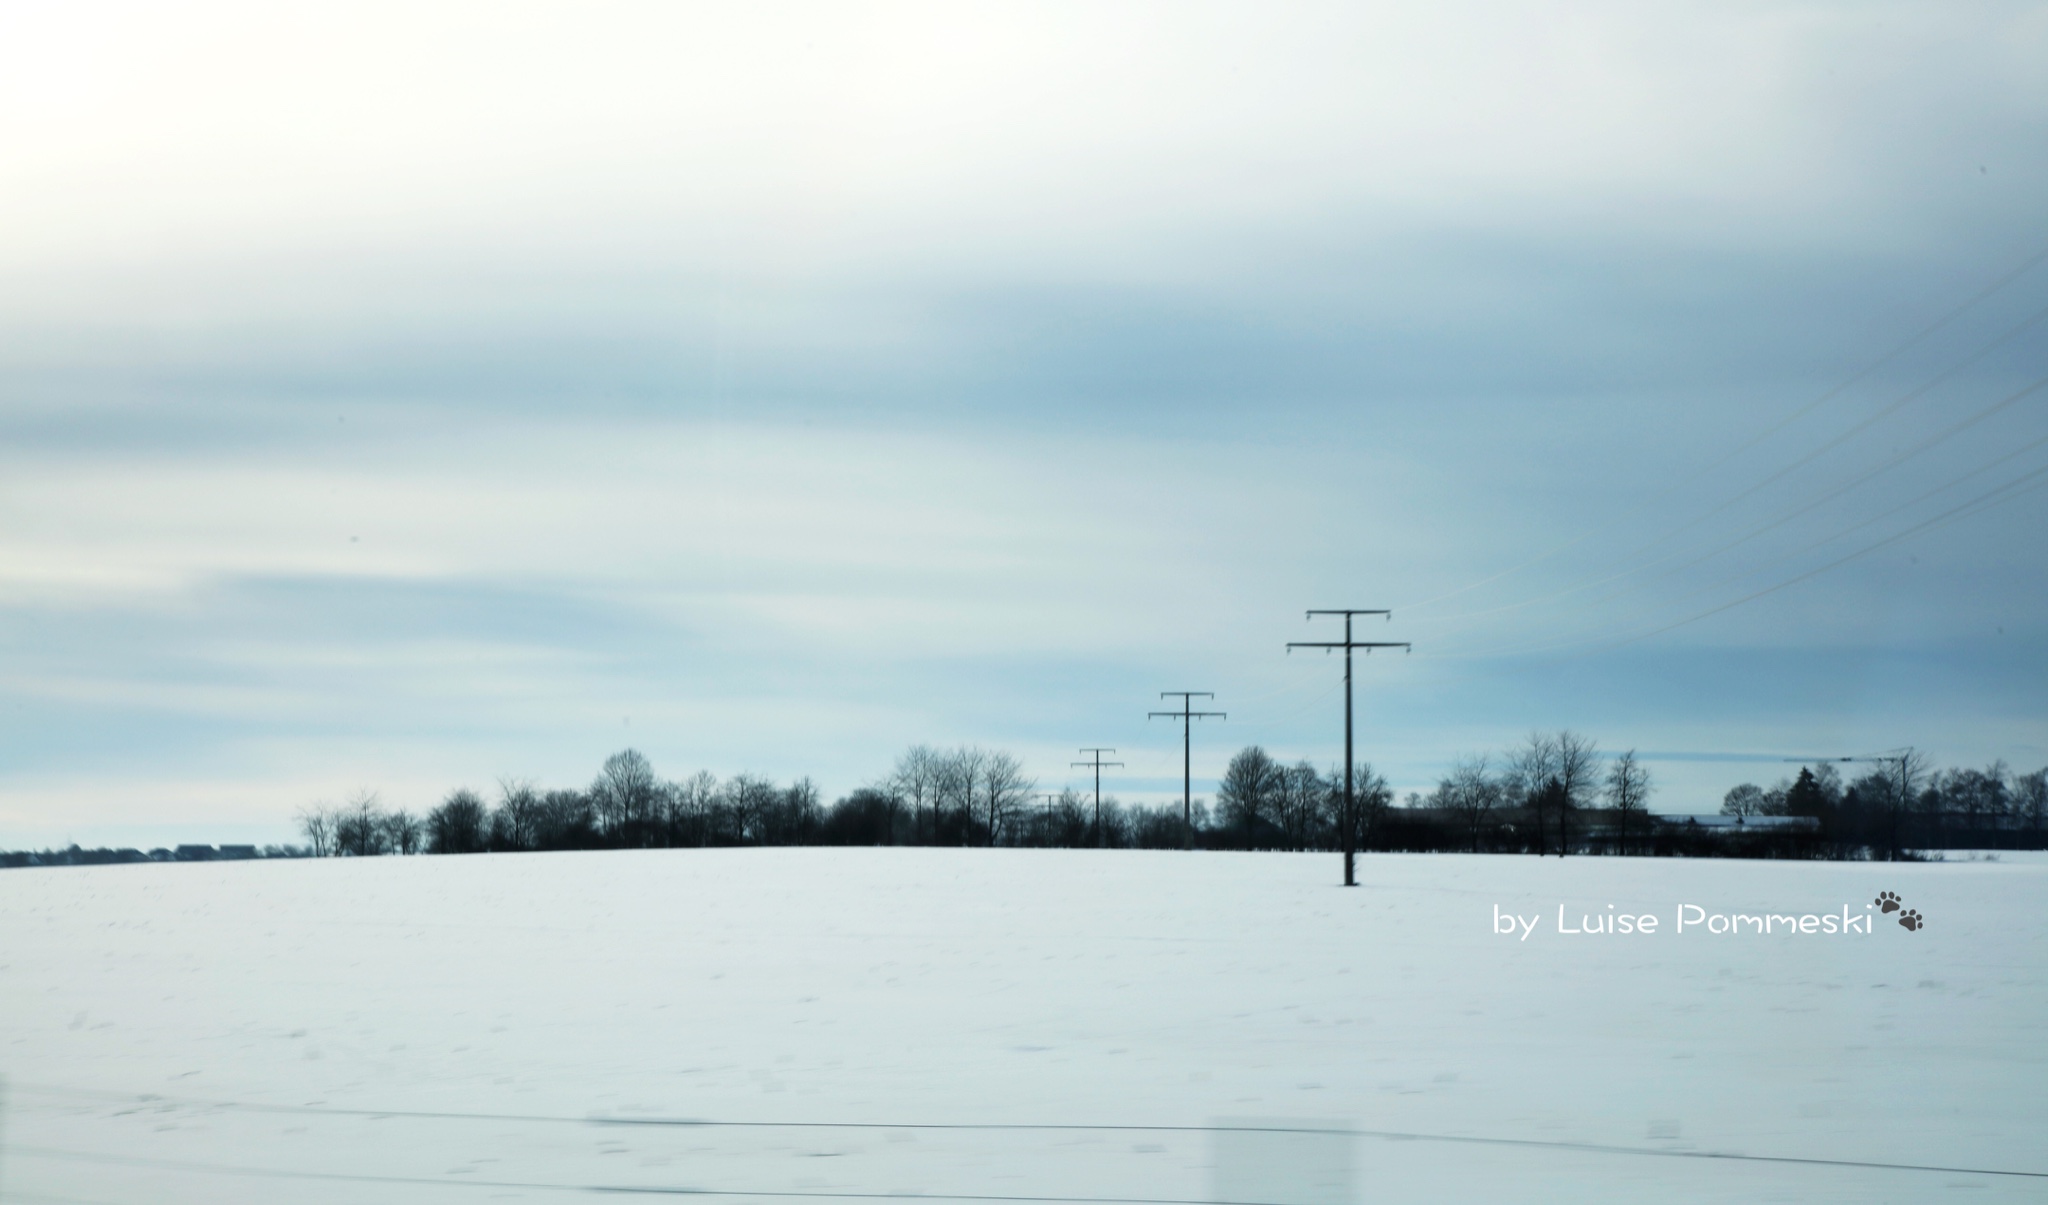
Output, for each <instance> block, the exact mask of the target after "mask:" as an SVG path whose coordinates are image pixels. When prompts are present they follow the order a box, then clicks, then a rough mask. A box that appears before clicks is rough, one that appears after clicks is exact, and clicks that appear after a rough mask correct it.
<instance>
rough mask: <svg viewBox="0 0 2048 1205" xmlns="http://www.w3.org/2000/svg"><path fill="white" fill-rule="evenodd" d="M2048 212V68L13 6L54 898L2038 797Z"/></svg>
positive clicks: (686, 20)
mask: <svg viewBox="0 0 2048 1205" xmlns="http://www.w3.org/2000/svg"><path fill="white" fill-rule="evenodd" d="M2044 200H2048V7H2043V6H2042V5H2039V4H1982V5H1971V4H1940V5H1929V4H1901V5H1886V4H1877V3H1844V4H1839V5H1831V4H1783V5H1768V4H1726V3H1717V4H1700V5H1693V6H1684V5H1654V6H1645V5H1640V4H1613V5H1602V4H1592V3H1584V4H1574V5H1558V6H1541V5H1528V4H1514V5H1499V6H1488V5H1465V6H1444V5H1432V4H1413V5H1404V6H1368V5H1361V4H1341V5H1330V6H1323V5H1314V4H1295V5H1271V4H1258V5H1253V4H1244V5H1198V4H1191V3H1171V4H1159V5H1144V4H1116V5H1071V6H1063V5H1054V4H1019V5H964V4H958V3H946V4H934V5H929V6H917V5H892V4H865V5H849V4H817V5H809V4H797V5H768V4H745V5H737V4H736V5H730V6H712V5H668V4H652V3H650V4H596V3H587V2H583V3H575V4H560V5H552V6H549V5H513V4H504V3H491V4H476V5H470V6H464V5H459V4H438V5H417V4H403V5H399V4H394V5H388V6H379V5H374V4H369V3H351V4H346V5H340V4H336V5H329V6H325V7H324V8H315V7H309V6H281V5H274V4H251V5H247V6H233V5H217V4H216V5H179V6H139V7H135V8H126V7H120V6H111V5H88V4H74V3H65V4H32V3H5V4H0V847H21V846H27V845H41V844H45V843H54V842H59V841H69V840H78V841H81V842H84V843H87V844H96V843H102V842H107V843H116V844H136V843H158V842H164V841H172V840H179V839H185V840H257V841H275V840H283V839H287V838H288V837H289V835H290V832H291V816H292V813H293V812H294V811H295V810H296V809H298V808H299V807H301V806H303V805H306V804H309V803H312V802H314V801H316V800H322V799H328V800H332V799H337V798H339V797H341V796H342V795H344V794H346V793H348V792H350V791H352V790H355V789H357V788H361V787H371V788H375V789H378V790H380V791H381V792H382V795H383V798H384V800H385V802H386V803H387V804H390V805H393V806H406V807H412V808H416V809H423V808H425V807H428V806H431V805H432V804H433V803H434V802H436V801H437V800H438V798H439V797H440V796H441V795H443V794H444V793H445V792H446V791H448V790H449V789H451V788H453V787H457V786H463V785H468V786H472V787H478V788H487V787H490V786H491V784H492V783H493V782H494V780H495V779H496V778H497V777H498V776H500V775H519V776H530V777H534V778H538V779H540V780H542V781H543V782H545V783H548V784H552V785H580V784H581V783H583V782H586V781H587V780H588V779H589V778H590V776H591V775H592V774H593V773H594V772H595V770H596V768H597V765H598V763H599V762H600V761H601V760H602V759H603V758H604V756H605V755H606V754H608V753H610V752H612V751H614V750H616V749H619V748H621V747H624V746H628V745H631V746H634V747H637V748H639V749H641V750H642V751H643V752H645V753H647V754H648V756H649V757H650V758H652V759H653V761H654V763H655V765H656V768H657V769H658V770H660V771H662V772H664V773H667V774H669V775H671V776H675V777H681V776H683V775H685V774H688V773H691V772H694V771H696V770H699V769H709V770H711V771H713V772H714V773H717V774H720V775H721V776H723V775H729V774H732V773H736V772H739V771H751V772H755V773H760V774H767V775H771V776H774V777H776V778H778V779H783V780H787V779H789V778H793V777H796V776H798V775H810V776H812V777H813V778H814V779H816V780H817V781H818V783H819V784H820V786H821V787H822V788H823V790H824V791H825V792H826V793H827V795H828V797H830V796H835V795H838V794H841V793H843V792H845V791H847V790H850V789H852V788H854V787H856V786H859V785H861V784H862V783H864V782H867V781H871V780H872V779H874V778H876V777H878V776H879V775H881V774H882V773H884V772H885V771H886V770H887V768H888V765H889V763H890V762H891V761H892V760H893V758H894V757H895V756H896V754H897V753H898V752H899V751H900V750H902V749H903V748H904V747H906V746H908V745H910V744H913V743H917V742H930V743H934V744H954V743H976V744H981V745H984V746H991V747H1001V748H1006V749H1009V750H1011V751H1013V752H1015V753H1017V754H1018V755H1019V756H1020V757H1022V758H1023V759H1024V760H1025V761H1026V763H1027V764H1028V766H1029V768H1030V769H1031V770H1032V771H1033V772H1034V773H1035V774H1036V775H1037V776H1038V778H1039V780H1040V781H1041V783H1042V784H1043V785H1044V786H1045V787H1047V788H1049V789H1057V788H1058V787H1059V786H1061V785H1065V784H1067V783H1069V782H1074V783H1079V782H1081V781H1082V779H1080V778H1079V777H1078V776H1077V775H1078V773H1079V772H1078V771H1072V770H1070V769H1069V768H1068V766H1067V764H1066V763H1067V762H1069V761H1070V760H1072V759H1073V758H1075V757H1078V756H1079V754H1078V753H1077V752H1076V749H1077V748H1078V747H1079V746H1085V745H1110V746H1115V747H1117V748H1118V749H1119V750H1120V753H1119V758H1120V760H1123V761H1125V762H1127V763H1128V768H1127V769H1126V770H1124V771H1120V772H1119V774H1120V776H1119V777H1117V778H1116V779H1115V780H1113V781H1112V782H1111V783H1109V784H1107V785H1109V786H1111V787H1112V788H1113V789H1115V790H1116V791H1117V792H1118V793H1119V794H1121V795H1122V796H1123V797H1125V798H1126V799H1140V800H1149V799H1153V798H1163V797H1164V796H1165V795H1167V794H1169V793H1170V794H1174V795H1176V796H1177V794H1178V774H1179V762H1180V756H1179V753H1180V751H1179V743H1178V740H1179V733H1178V730H1177V729H1176V728H1175V727H1174V726H1172V725H1170V724H1167V723H1164V722H1161V721H1157V720H1152V721H1148V720H1147V719H1146V712H1147V711H1148V710H1150V709H1153V708H1157V707H1161V706H1165V705H1166V704H1163V703H1162V702H1161V701H1160V700H1159V698H1158V692H1160V691H1162V690H1181V689H1196V690H1212V691H1214V692H1216V699H1215V701H1214V707H1215V708H1216V709H1218V710H1224V711H1227V712H1228V713H1229V716H1228V719H1226V720H1221V721H1210V722H1207V723H1205V724H1203V725H1202V726H1200V727H1199V728H1198V730H1197V732H1196V734H1195V736H1196V745H1195V767H1196V768H1195V773H1196V777H1197V780H1198V781H1197V789H1198V790H1200V789H1202V787H1203V783H1202V782H1201V781H1200V780H1201V779H1204V778H1209V779H1213V777H1214V776H1215V775H1216V773H1218V772H1219V771H1220V769H1221V767H1222V764H1223V762H1224V761H1225V760H1226V759H1227V757H1228V756H1229V754H1230V753H1231V752H1232V751H1233V750H1235V749H1236V748H1238V747H1240V746H1242V745H1245V744H1248V743H1254V742H1256V743H1259V744H1263V745H1264V746H1266V747H1267V748H1268V749H1269V750H1271V751H1272V752H1274V753H1275V754H1276V755H1280V756H1283V757H1287V758H1295V757H1307V758H1311V759H1313V760H1315V761H1316V762H1318V763H1319V764H1334V763H1335V762H1336V761H1337V760H1338V758H1339V757H1340V756H1341V749H1342V695H1341V689H1340V678H1341V665H1340V664H1339V663H1337V662H1336V661H1335V660H1333V659H1328V658H1325V657H1322V656H1319V655H1316V654H1307V655H1304V654H1299V653H1297V654H1295V655H1293V656H1291V657H1290V656H1288V655H1286V654H1285V653H1284V652H1283V645H1284V644H1285V642H1287V641H1289V640H1313V639H1328V638H1331V637H1334V636H1335V635H1337V634H1338V631H1339V629H1338V628H1337V626H1336V625H1334V624H1332V623H1330V622H1329V621H1326V620H1325V621H1317V622H1316V623H1309V622H1306V621H1305V620H1304V618H1303V616H1302V611H1303V610H1304V609H1305V608H1309V607H1347V606H1348V607H1391V608H1393V609H1394V611H1395V614H1394V617H1393V619H1392V620H1391V621H1381V620H1373V621H1371V622H1370V625H1369V626H1366V627H1363V628H1362V629H1361V635H1366V634H1369V635H1370V636H1371V638H1373V639H1383V640H1405V641H1412V642H1413V643H1414V646H1415V647H1414V652H1413V654H1412V655H1409V656H1405V657H1404V656H1400V655H1398V654H1396V655H1379V656H1374V657H1373V658H1371V659H1370V660H1369V661H1362V662H1361V663H1360V665H1359V670H1358V679H1359V694H1358V701H1359V725H1360V728H1359V731H1360V757H1361V758H1364V759H1369V760H1371V761H1373V762H1374V763H1375V764H1376V765H1378V766H1381V767H1383V768H1384V769H1385V770H1386V771H1387V772H1388V774H1389V776H1390V777H1391V779H1392V780H1393V782H1394V784H1395V786H1396V787H1397V788H1399V789H1401V790H1403V791H1406V790H1409V789H1417V790H1427V789H1428V788H1429V787H1430V786H1431V785H1432V784H1433V782H1434V781H1435V778H1436V776H1437V775H1438V774H1440V773H1441V772H1442V771H1443V770H1444V769H1445V767H1446V765H1447V763H1448V761H1449V759H1451V758H1452V757H1454V756H1456V755H1458V754H1460V753H1471V752H1480V751H1485V750H1489V749H1498V748H1500V747H1502V746H1505V745H1509V744H1512V743H1514V742H1516V741H1518V740H1519V739H1521V737H1522V736H1523V735H1524V734H1525V733H1527V732H1528V731H1529V730H1530V729H1532V728H1537V727H1541V728H1546V729H1552V728H1559V727H1571V728H1575V729H1578V730H1580V731H1582V732H1584V733H1586V734H1587V735H1589V736H1591V737H1593V738H1594V739H1595V740H1597V741H1598V742H1599V743H1600V745H1601V747H1602V748H1603V749H1606V750H1609V751H1619V750H1622V749H1628V748H1635V749H1637V750H1639V751H1642V752H1643V753H1645V754H1647V755H1650V756H1651V758H1652V763H1651V764H1652V768H1653V771H1654V772H1655V773H1656V775H1657V777H1658V781H1659V783H1660V791H1659V795H1658V797H1657V799H1656V800H1655V806H1657V807H1659V808H1660V809H1662V810H1671V811H1693V810H1701V811H1705V810H1713V809H1714V808H1716V807H1717V806H1718V805H1719V799H1720V795H1721V793H1722V792H1723V791H1725V790H1726V789H1727V788H1728V787H1729V786H1731V785H1734V784H1735V783H1736V782H1739V781H1743V780H1745V779H1749V780H1754V781H1759V782H1765V783H1767V782H1769V781H1770V780H1772V779H1775V778H1776V777H1778V776H1780V775H1781V774H1783V773H1784V771H1785V770H1786V769H1789V768H1790V767H1787V766H1784V765H1782V764H1779V762H1778V760H1777V759H1779V758H1781V757H1788V756H1807V755H1818V754H1861V753H1869V752H1874V751H1879V750H1884V749H1889V748H1892V747H1896V746H1901V745H1906V744H1912V745H1915V746H1918V747H1920V748H1922V749H1925V750H1926V751H1928V752H1929V753H1930V754H1931V755H1932V756H1933V758H1934V759H1935V760H1936V761H1937V762H1938V763H1941V764H1982V763H1985V762H1988V761H1990V760H1992V759H1994V758H2004V759H2007V760H2008V761H2010V762H2012V763H2015V764H2016V765H2017V766H2019V767H2020V768H2024V769H2033V768H2035V767H2037V766H2039V765H2041V764H2043V763H2044V762H2048V674H2044V668H2048V623H2044V608H2043V606H2042V602H2041V600H2042V597H2043V588H2044V586H2048V540H2044V538H2043V536H2042V534H2041V533H2042V531H2043V530H2044V524H2048V488H2036V487H2042V486H2044V485H2048V442H2044V441H2048V390H2043V389H2041V388H2040V387H2041V383H2042V381H2043V378H2044V376H2048V263H2044V262H2041V261H2040V260H2038V259H2037V258H2036V257H2037V256H2039V255H2040V254H2041V253H2042V252H2044V251H2048V220H2044V215H2048V207H2044V204H2043V202H2044ZM2030 323H2031V324H2032V325H2029V324H2030ZM2030 388H2031V389H2033V390H2034V391H2033V392H2028V390H2029V389H2030ZM1364 622H1365V621H1361V623H1364ZM1741 757H1746V758H1750V759H1752V760H1748V761H1742V760H1731V758H1741Z"/></svg>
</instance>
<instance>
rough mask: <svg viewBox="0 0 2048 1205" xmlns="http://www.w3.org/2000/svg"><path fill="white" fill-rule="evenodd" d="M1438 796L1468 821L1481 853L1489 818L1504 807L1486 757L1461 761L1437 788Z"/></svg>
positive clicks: (1467, 827)
mask: <svg viewBox="0 0 2048 1205" xmlns="http://www.w3.org/2000/svg"><path fill="white" fill-rule="evenodd" d="M1437 793H1438V795H1439V796H1440V797H1441V798H1442V800H1443V802H1444V804H1445V806H1447V807H1449V808H1450V809H1451V810H1452V811H1453V812H1454V813H1455V814H1456V815H1458V816H1459V817H1460V818H1461V819H1463V820H1464V822H1465V827H1466V829H1467V831H1469V832H1470V833H1471V836H1472V852H1473V853H1475V854H1476V853H1478V852H1479V835H1480V832H1481V830H1483V829H1484V828H1485V826H1486V818H1487V817H1488V816H1489V815H1491V814H1492V813H1493V810H1494V809H1495V808H1496V807H1499V806H1500V803H1501V798H1502V795H1503V791H1502V788H1501V784H1500V782H1499V781H1498V780H1496V779H1495V778H1494V776H1493V774H1492V773H1491V772H1490V769H1489V767H1488V764H1487V758H1486V755H1485V754H1483V753H1482V754H1480V755H1479V756H1478V757H1471V758H1461V759H1459V760H1458V761H1456V762H1454V763H1453V764H1452V766H1451V773H1450V777H1448V778H1446V779H1444V780H1443V782H1442V783H1441V784H1440V785H1439V786H1438V787H1437Z"/></svg>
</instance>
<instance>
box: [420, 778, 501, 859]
mask: <svg viewBox="0 0 2048 1205" xmlns="http://www.w3.org/2000/svg"><path fill="white" fill-rule="evenodd" d="M487 819H488V812H487V810H486V809H485V807H484V801H483V800H482V799H481V798H479V797H478V796H477V793H476V792H475V791H472V790H470V789H469V788H467V787H460V788H457V789H456V790H454V791H451V792H449V793H448V798H446V799H444V800H442V801H441V806H439V807H437V808H435V809H434V810H433V811H431V812H428V813H427V841H428V846H429V848H430V849H431V850H432V852H434V853H437V854H479V853H482V852H483V851H484V843H485V838H486V837H487V836H488V835H489V833H488V830H487V829H486V828H485V823H486V821H487Z"/></svg>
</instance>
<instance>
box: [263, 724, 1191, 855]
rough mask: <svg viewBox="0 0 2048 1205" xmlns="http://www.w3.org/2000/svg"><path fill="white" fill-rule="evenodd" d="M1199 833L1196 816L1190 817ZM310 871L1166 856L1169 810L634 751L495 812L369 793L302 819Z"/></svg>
mask: <svg viewBox="0 0 2048 1205" xmlns="http://www.w3.org/2000/svg"><path fill="white" fill-rule="evenodd" d="M1198 812H1199V814H1198V815H1197V816H1196V817H1195V819H1196V823H1197V825H1198V826H1206V824H1207V809H1206V808H1202V809H1198ZM298 826H299V831H300V833H301V834H302V835H303V836H304V837H305V840H306V844H307V847H308V849H309V850H310V852H312V853H313V854H315V855H316V856H320V857H370V856H376V855H380V854H415V853H427V854H466V853H486V852H519V851H538V850H568V849H658V848H675V847H692V846H697V847H702V846H738V845H1012V846H1047V847H1084V846H1085V847H1093V846H1101V847H1104V848H1117V849H1128V848H1141V849H1166V848H1177V847H1178V846H1179V845H1180V844H1181V838H1182V832H1183V824H1182V820H1181V815H1180V811H1179V810H1178V809H1177V808H1164V807H1162V808H1146V807H1142V806H1129V805H1125V804H1123V803H1121V802H1119V801H1118V800H1117V799H1116V798H1115V797H1114V796H1106V797H1104V798H1103V799H1102V800H1101V803H1100V805H1099V806H1098V805H1097V804H1096V802H1095V800H1094V799H1093V798H1092V797H1085V798H1084V797H1083V796H1082V795H1080V794H1079V793H1077V792H1075V791H1073V790H1071V789H1068V790H1063V791H1058V792H1050V793H1040V792H1039V791H1038V790H1037V783H1036V781H1035V780H1034V779H1033V778H1032V777H1031V776H1030V775H1028V774H1026V773H1025V771H1024V767H1023V763H1021V762H1020V761H1018V760H1017V758H1016V757H1014V756H1012V755H1011V754H1008V753H1004V752H1001V751H991V750H985V749H980V748H974V747H963V748H958V749H946V750H942V749H934V748H932V747H930V746H927V745H918V746H915V747H913V748H911V749H909V750H907V751H906V752H905V753H904V754H903V755H902V756H901V757H899V758H898V759H897V760H896V764H895V766H894V767H893V768H892V769H891V770H890V772H889V773H888V774H887V775H886V776H885V777H884V778H883V779H882V780H881V781H879V782H877V783H874V784H872V785H870V786H865V787H862V788H860V789H858V790H855V791H853V792H852V793H851V794H848V795H846V796H844V797H843V798H840V799H838V800H836V801H834V802H832V803H830V804H827V803H825V802H824V801H823V799H822V797H821V795H820V792H819V790H818V787H817V785H816V784H815V783H813V782H812V781H811V780H810V779H808V778H799V779H797V780H796V781H795V782H793V783H790V784H788V785H786V786H784V785H779V784H777V783H776V782H774V781H773V780H771V779H767V778H763V777H760V776H758V775H753V774H736V775H734V776H732V777H731V778H728V779H725V780H723V781H721V780H720V779H718V778H717V777H716V776H715V775H712V774H710V773H708V772H699V773H697V774H694V775H691V776H689V777H687V778H682V779H675V780H670V779H664V778H663V777H661V776H660V775H659V774H657V773H656V772H655V769H654V766H653V765H652V764H651V763H650V762H649V761H648V759H647V758H646V757H645V756H644V755H642V754H641V753H639V752H638V751H637V750H633V749H624V750H621V751H619V752H618V753H614V754H612V755H611V756H610V757H608V758H606V759H605V761H604V765H603V766H602V767H601V768H600V769H599V771H598V774H597V776H596V778H594V779H593V780H592V781H591V783H590V785H589V786H588V787H585V788H582V789H580V790H579V789H573V788H571V789H548V790H544V789H542V788H541V787H539V786H538V785H536V784H535V783H534V782H532V781H530V780H527V779H509V778H508V779H502V780H500V781H499V782H498V784H497V789H496V791H495V792H494V794H493V797H492V798H489V799H486V798H485V796H484V795H483V794H482V793H480V792H478V791H475V790H473V789H471V788H468V787H462V788H457V789H456V790H453V791H451V792H449V793H448V795H447V796H446V797H444V798H443V799H442V801H441V802H440V803H439V804H437V805H435V806H434V807H433V808H431V809H430V810H428V811H426V812H425V813H423V814H415V813H412V812H409V811H406V810H404V809H397V810H392V809H387V808H386V807H385V806H384V805H383V802H382V800H381V799H380V798H379V796H378V795H377V794H376V793H375V792H373V791H363V792H359V793H357V794H356V795H355V796H353V797H352V798H350V799H349V800H347V801H346V802H344V803H341V804H339V805H315V806H313V807H309V808H306V809H303V810H302V811H300V813H299V815H298Z"/></svg>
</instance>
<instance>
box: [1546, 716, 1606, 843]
mask: <svg viewBox="0 0 2048 1205" xmlns="http://www.w3.org/2000/svg"><path fill="white" fill-rule="evenodd" d="M1553 747H1554V748H1555V749H1556V750H1557V782H1558V786H1559V787H1560V788H1562V789H1561V791H1560V792H1559V794H1558V796H1557V799H1558V810H1557V838H1558V839H1557V856H1558V857H1560V858H1562V857H1563V856H1565V855H1566V854H1568V853H1570V852H1571V847H1572V833H1571V819H1572V813H1573V812H1575V811H1577V810H1578V809H1580V808H1581V807H1584V806H1586V805H1587V804H1589V803H1591V802H1592V801H1593V799H1594V798H1595V795H1596V793H1597V792H1598V791H1599V789H1600V750H1599V747H1598V746H1596V745H1595V744H1594V743H1593V742H1592V741H1591V740H1590V739H1588V738H1586V737H1583V736H1580V735H1579V734H1578V733H1576V732H1573V731H1571V730H1570V729H1568V728H1567V729H1564V730H1563V731H1560V732H1559V733H1558V734H1557V737H1556V739H1555V741H1554V742H1553Z"/></svg>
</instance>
